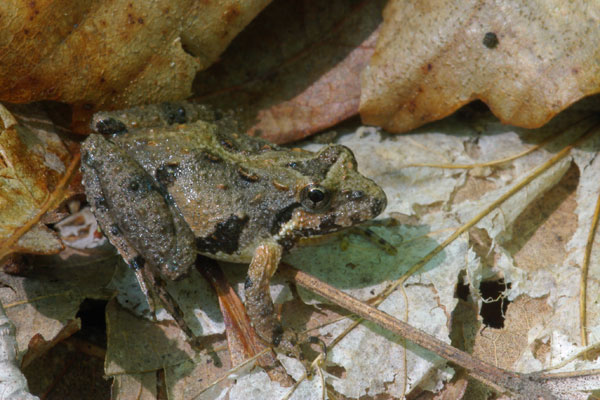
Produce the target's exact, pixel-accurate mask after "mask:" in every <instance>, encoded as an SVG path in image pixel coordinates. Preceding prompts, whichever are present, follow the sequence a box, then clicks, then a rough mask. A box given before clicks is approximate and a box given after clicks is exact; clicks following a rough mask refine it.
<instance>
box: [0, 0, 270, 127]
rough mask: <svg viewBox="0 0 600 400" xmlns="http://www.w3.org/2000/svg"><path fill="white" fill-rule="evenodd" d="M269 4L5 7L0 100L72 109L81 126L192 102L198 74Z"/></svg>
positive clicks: (261, 0)
mask: <svg viewBox="0 0 600 400" xmlns="http://www.w3.org/2000/svg"><path fill="white" fill-rule="evenodd" d="M268 3H269V0H254V1H244V2H239V1H234V0H227V1H219V2H198V1H191V0H187V1H185V0H182V1H172V0H160V1H152V2H132V1H129V0H126V1H103V2H75V3H74V2H72V1H61V0H55V1H51V0H48V1H29V2H1V3H0V24H1V25H2V28H3V29H2V31H1V32H0V100H4V101H10V102H19V103H24V102H31V101H34V100H41V99H47V100H58V101H62V102H66V103H70V104H74V105H75V107H76V108H75V109H76V111H79V115H78V116H76V117H75V121H74V122H75V123H77V122H82V120H84V119H85V117H87V116H90V115H91V112H92V111H93V110H97V109H99V108H104V109H107V108H112V109H114V108H126V107H130V106H133V105H136V104H141V103H153V102H160V101H166V100H175V99H182V98H185V97H188V96H189V95H190V94H191V91H190V89H191V85H192V80H193V79H194V75H195V74H196V72H197V71H199V70H201V69H203V68H206V67H207V66H208V65H210V64H212V63H213V62H214V61H215V60H216V59H217V57H218V56H219V54H221V52H222V51H223V50H224V49H225V47H226V46H227V45H228V44H229V42H230V41H231V39H232V38H233V37H234V36H235V35H236V34H237V33H238V32H239V31H240V30H241V29H242V28H243V27H244V26H245V25H246V24H247V23H248V22H249V21H250V20H252V18H254V16H255V15H256V14H258V13H259V12H260V11H261V10H262V8H263V7H265V6H266V5H267V4H268ZM80 119H81V120H80ZM80 128H81V127H80Z"/></svg>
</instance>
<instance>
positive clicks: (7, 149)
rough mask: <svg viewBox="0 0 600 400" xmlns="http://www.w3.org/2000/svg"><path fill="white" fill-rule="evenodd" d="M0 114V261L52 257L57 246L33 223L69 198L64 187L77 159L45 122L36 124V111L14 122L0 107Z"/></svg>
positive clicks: (38, 117)
mask: <svg viewBox="0 0 600 400" xmlns="http://www.w3.org/2000/svg"><path fill="white" fill-rule="evenodd" d="M0 110H1V111H0V116H1V117H2V121H1V122H2V125H3V126H2V129H1V130H0V259H2V258H4V256H6V255H8V254H10V253H13V252H26V253H36V254H54V253H57V252H59V251H60V250H62V249H63V245H62V242H61V241H60V240H59V239H58V237H57V235H56V233H55V232H54V231H51V230H50V229H48V228H47V227H46V226H45V225H43V224H41V223H39V221H40V219H41V217H42V216H43V215H44V214H45V213H46V211H49V210H52V209H54V208H56V207H57V206H58V205H59V204H60V203H61V202H62V201H63V200H64V199H66V198H68V197H70V196H72V195H73V191H72V189H73V188H71V187H68V185H67V184H68V183H69V182H70V181H71V178H72V177H73V175H74V173H75V172H76V171H77V166H78V165H79V163H78V157H79V156H78V155H77V156H73V154H71V152H70V150H69V149H68V148H67V146H65V144H64V143H63V142H62V141H61V139H60V138H59V137H58V135H57V134H56V132H54V131H53V130H52V126H51V125H50V124H47V125H40V121H43V119H44V116H43V115H42V114H41V111H40V110H37V109H35V108H34V107H31V108H29V111H28V114H22V115H20V118H21V120H20V121H18V120H17V119H16V118H15V117H14V116H13V114H11V112H10V111H9V110H8V109H6V108H5V107H4V106H2V105H0ZM65 189H66V190H65Z"/></svg>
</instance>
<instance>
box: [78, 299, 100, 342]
mask: <svg viewBox="0 0 600 400" xmlns="http://www.w3.org/2000/svg"><path fill="white" fill-rule="evenodd" d="M106 304H107V302H106V300H96V299H85V300H84V301H82V302H81V305H80V306H79V311H78V312H77V317H78V318H80V319H81V330H80V331H79V332H77V333H76V335H77V336H80V337H83V338H85V339H86V340H88V341H90V342H91V343H94V344H96V345H98V346H101V347H103V348H106V319H105V309H106Z"/></svg>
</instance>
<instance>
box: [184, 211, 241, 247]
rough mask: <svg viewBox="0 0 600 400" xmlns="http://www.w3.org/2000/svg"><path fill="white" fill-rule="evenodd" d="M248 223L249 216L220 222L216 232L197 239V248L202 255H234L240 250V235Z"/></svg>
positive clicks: (234, 216) (233, 217) (231, 217)
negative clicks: (221, 253) (220, 253)
mask: <svg viewBox="0 0 600 400" xmlns="http://www.w3.org/2000/svg"><path fill="white" fill-rule="evenodd" d="M247 223H248V216H244V217H243V218H240V217H238V216H237V215H230V216H229V218H228V219H227V221H224V222H219V223H218V224H217V226H216V227H215V230H214V231H213V232H212V233H211V234H209V235H207V236H205V237H199V238H197V239H196V247H197V249H198V251H199V252H200V253H210V254H215V253H217V252H219V251H221V252H223V253H226V254H233V253H234V252H235V251H237V249H238V248H239V243H240V235H241V234H242V231H243V230H244V226H246V224H247Z"/></svg>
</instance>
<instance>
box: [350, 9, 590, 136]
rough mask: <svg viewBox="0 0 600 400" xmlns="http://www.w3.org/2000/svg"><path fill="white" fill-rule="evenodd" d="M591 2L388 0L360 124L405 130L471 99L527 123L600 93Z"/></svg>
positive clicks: (365, 83) (367, 78)
mask: <svg viewBox="0 0 600 400" xmlns="http://www.w3.org/2000/svg"><path fill="white" fill-rule="evenodd" d="M599 19H600V7H599V5H598V3H596V2H587V1H584V0H578V1H574V2H562V1H559V0H553V1H546V2H526V1H519V0H513V1H509V2H501V3H498V2H494V1H468V2H454V1H447V0H428V1H409V2H407V1H401V0H398V1H391V2H390V3H389V4H388V5H387V7H386V9H385V11H384V24H383V27H382V30H381V34H380V37H379V39H378V43H377V47H376V50H375V54H374V56H373V58H372V59H371V63H370V65H369V67H368V68H367V69H366V70H365V73H364V74H363V91H362V93H361V102H360V113H361V116H362V118H363V121H364V122H365V123H367V124H373V125H379V126H382V127H383V128H385V129H387V130H389V131H391V132H405V131H408V130H410V129H413V128H416V127H418V126H420V125H423V124H424V123H427V122H430V121H434V120H438V119H440V118H443V117H445V116H447V115H449V114H451V113H452V112H454V111H455V110H456V109H458V108H459V107H461V106H462V105H464V104H466V103H468V102H471V101H473V100H476V99H480V100H482V101H484V102H485V103H487V104H488V105H489V107H490V109H491V110H492V112H493V113H494V114H495V115H496V116H497V117H498V118H500V119H501V120H502V122H504V123H508V124H512V125H517V126H522V127H527V128H535V127H539V126H541V125H543V124H544V123H546V122H547V121H548V120H550V119H551V118H552V117H554V116H555V115H556V114H557V113H558V112H559V111H561V110H563V109H565V108H566V107H568V106H569V105H570V104H572V103H573V102H574V101H576V100H578V99H580V98H582V97H584V96H587V95H590V94H593V93H597V92H598V91H599V90H600V80H599V78H598V77H599V76H600V65H599V64H598V63H597V61H596V60H597V59H598V57H600V48H599V47H598V46H597V42H598V39H600V20H599Z"/></svg>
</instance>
